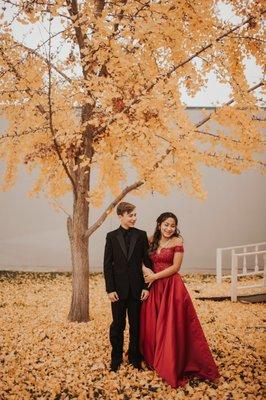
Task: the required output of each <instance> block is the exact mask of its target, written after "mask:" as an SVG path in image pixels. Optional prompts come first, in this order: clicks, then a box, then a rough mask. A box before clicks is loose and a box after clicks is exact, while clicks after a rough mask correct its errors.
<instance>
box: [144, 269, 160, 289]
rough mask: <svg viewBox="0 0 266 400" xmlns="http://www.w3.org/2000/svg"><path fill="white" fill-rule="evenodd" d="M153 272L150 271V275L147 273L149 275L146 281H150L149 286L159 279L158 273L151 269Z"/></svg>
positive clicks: (145, 278)
mask: <svg viewBox="0 0 266 400" xmlns="http://www.w3.org/2000/svg"><path fill="white" fill-rule="evenodd" d="M151 272H152V273H150V274H149V275H147V276H145V277H144V280H145V283H148V284H149V285H148V287H150V286H151V284H152V283H153V282H154V281H156V279H157V275H156V274H155V273H154V272H153V271H151Z"/></svg>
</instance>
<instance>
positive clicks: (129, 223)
mask: <svg viewBox="0 0 266 400" xmlns="http://www.w3.org/2000/svg"><path fill="white" fill-rule="evenodd" d="M119 218H120V223H121V225H122V227H123V228H125V229H128V228H133V226H134V225H135V223H136V221H137V213H136V209H134V210H133V211H131V212H130V213H127V212H125V213H124V214H123V215H119Z"/></svg>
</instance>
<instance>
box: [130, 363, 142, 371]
mask: <svg viewBox="0 0 266 400" xmlns="http://www.w3.org/2000/svg"><path fill="white" fill-rule="evenodd" d="M129 365H132V367H133V368H136V369H138V370H139V371H142V369H143V368H142V366H141V362H140V361H134V362H130V363H129Z"/></svg>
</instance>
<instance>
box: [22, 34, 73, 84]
mask: <svg viewBox="0 0 266 400" xmlns="http://www.w3.org/2000/svg"><path fill="white" fill-rule="evenodd" d="M48 41H49V39H48ZM14 42H15V41H14ZM15 43H16V44H17V45H18V46H19V47H21V48H23V49H24V50H27V51H28V52H30V53H32V54H34V55H35V56H36V57H38V58H40V59H41V60H43V61H44V62H45V63H46V64H47V65H48V66H49V67H51V68H53V69H54V70H55V71H56V72H57V73H58V74H59V75H61V76H62V77H63V78H64V79H65V80H66V81H68V82H72V79H71V78H69V77H68V76H67V75H66V74H65V73H64V72H62V71H60V69H59V68H58V67H57V66H56V65H54V64H53V63H51V61H50V60H47V59H46V58H45V57H44V56H42V55H41V54H39V53H38V52H37V51H36V50H35V49H31V48H30V47H27V46H25V45H24V44H22V43H19V42H15Z"/></svg>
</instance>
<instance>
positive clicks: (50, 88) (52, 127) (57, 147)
mask: <svg viewBox="0 0 266 400" xmlns="http://www.w3.org/2000/svg"><path fill="white" fill-rule="evenodd" d="M50 29H51V19H50V23H49V37H50V40H49V57H48V61H50V59H51V36H50ZM51 91H52V71H51V63H50V62H49V63H48V106H49V116H48V118H49V126H50V131H51V134H52V138H53V142H54V146H55V150H56V153H57V155H58V157H59V160H60V161H61V163H62V166H63V168H64V170H65V173H66V174H67V176H68V178H69V180H70V182H71V184H72V188H73V192H74V197H75V198H77V189H76V185H75V182H74V179H73V177H72V176H71V173H70V171H69V170H68V167H67V165H66V163H65V162H64V160H63V158H62V155H61V152H60V149H59V145H58V143H57V140H56V135H55V129H54V124H53V109H52V96H51Z"/></svg>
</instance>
